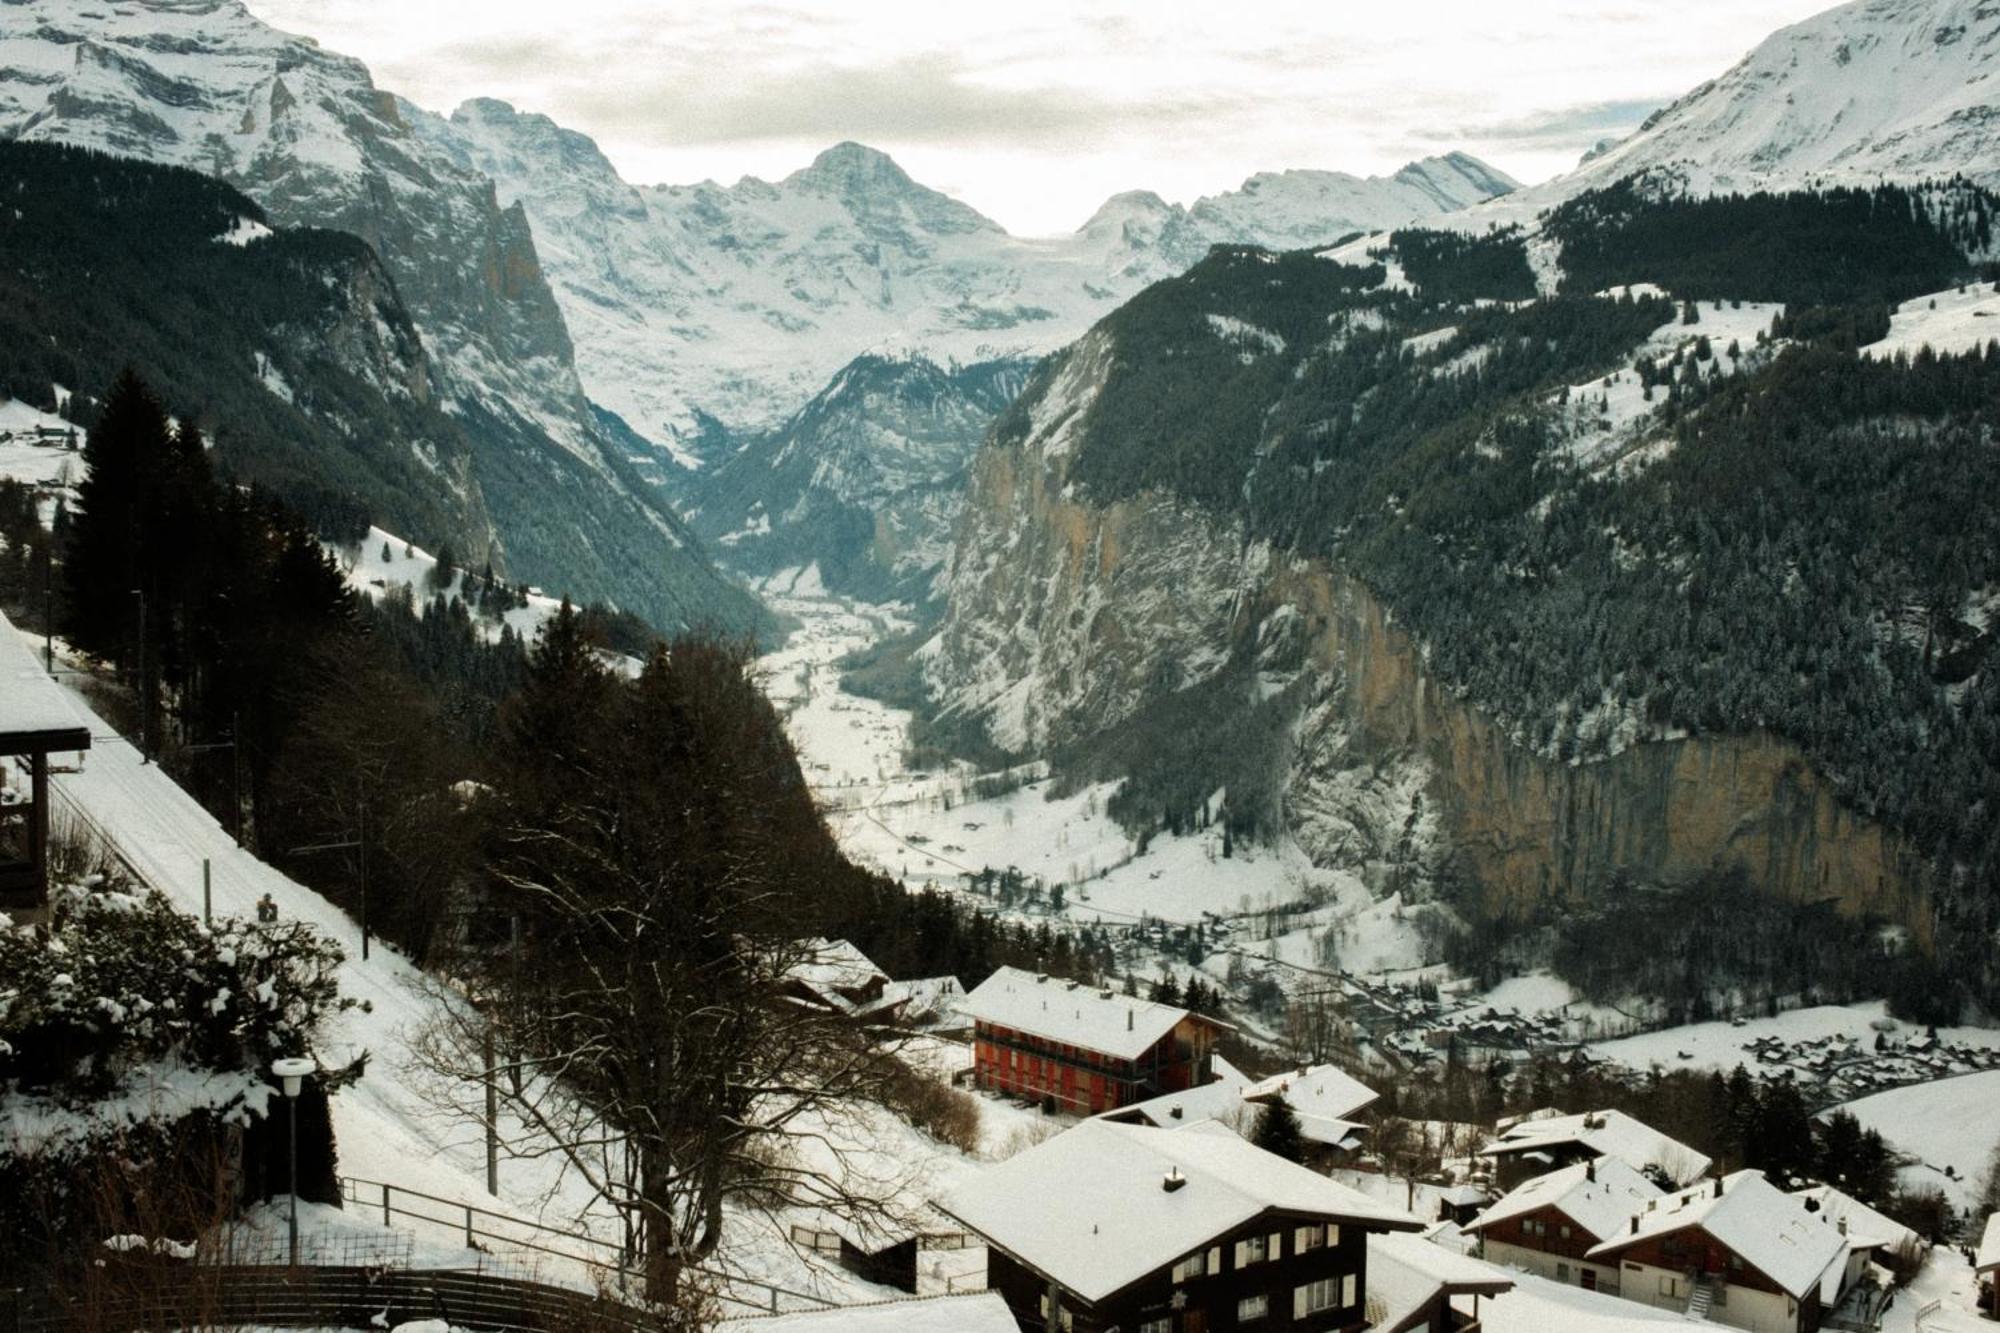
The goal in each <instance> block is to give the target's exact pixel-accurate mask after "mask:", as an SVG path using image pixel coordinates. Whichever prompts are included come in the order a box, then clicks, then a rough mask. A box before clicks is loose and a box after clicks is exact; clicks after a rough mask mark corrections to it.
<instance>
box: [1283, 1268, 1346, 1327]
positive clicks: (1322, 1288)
mask: <svg viewBox="0 0 2000 1333" xmlns="http://www.w3.org/2000/svg"><path fill="white" fill-rule="evenodd" d="M1339 1295H1340V1292H1339V1288H1338V1286H1337V1285H1336V1282H1335V1279H1333V1278H1330V1277H1326V1278H1321V1279H1320V1280H1319V1281H1317V1282H1308V1283H1306V1284H1305V1285H1304V1286H1303V1287H1298V1288H1295V1289H1294V1290H1293V1292H1292V1318H1294V1319H1304V1318H1305V1317H1306V1316H1307V1315H1309V1314H1317V1313H1319V1312H1320V1311H1321V1310H1331V1309H1332V1308H1333V1306H1334V1302H1335V1301H1336V1300H1338V1299H1339Z"/></svg>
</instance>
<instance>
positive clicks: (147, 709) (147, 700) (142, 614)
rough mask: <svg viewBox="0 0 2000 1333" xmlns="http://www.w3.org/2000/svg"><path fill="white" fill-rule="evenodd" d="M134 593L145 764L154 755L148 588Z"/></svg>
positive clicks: (141, 747)
mask: <svg viewBox="0 0 2000 1333" xmlns="http://www.w3.org/2000/svg"><path fill="white" fill-rule="evenodd" d="M132 595H133V596H134V597H136V598H138V599H139V762H140V763H141V764H144V763H146V762H148V761H149V760H151V759H152V757H153V755H152V751H151V749H150V748H148V740H147V737H148V734H149V733H150V732H151V731H152V729H153V725H152V723H153V692H152V691H151V690H150V689H148V688H147V687H146V590H145V589H144V588H134V589H132Z"/></svg>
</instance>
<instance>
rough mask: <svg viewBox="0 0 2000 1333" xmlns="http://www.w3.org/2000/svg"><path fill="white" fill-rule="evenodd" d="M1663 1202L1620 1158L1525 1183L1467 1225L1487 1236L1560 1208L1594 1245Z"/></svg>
mask: <svg viewBox="0 0 2000 1333" xmlns="http://www.w3.org/2000/svg"><path fill="white" fill-rule="evenodd" d="M1659 1197H1660V1187H1659V1186H1657V1185H1655V1184H1654V1183H1653V1182H1652V1181H1650V1180H1648V1179H1646V1178H1645V1177H1644V1176H1642V1175H1640V1174H1639V1173H1638V1172H1637V1171H1634V1170H1633V1169H1632V1168H1631V1167H1629V1166H1627V1165H1625V1163H1624V1162H1622V1161H1620V1160H1619V1159H1618V1158H1616V1157H1600V1158H1596V1159H1594V1160H1592V1161H1588V1162H1578V1163H1576V1164H1575V1165H1574V1166H1566V1167H1564V1168H1563V1169H1562V1170H1560V1171H1551V1172H1549V1173H1548V1174H1547V1175H1542V1176H1536V1177H1535V1178H1534V1179H1532V1180H1527V1181H1523V1182H1522V1183H1521V1184H1520V1185H1518V1186H1516V1187H1515V1188H1514V1189H1513V1190H1511V1191H1509V1192H1508V1194H1507V1195H1506V1197H1504V1198H1502V1199H1501V1200H1500V1201H1499V1202H1498V1203H1496V1204H1494V1205H1493V1206H1492V1207H1491V1208H1488V1209H1487V1210H1486V1211H1485V1212H1483V1213H1481V1214H1480V1215H1479V1216H1477V1217H1475V1218H1473V1219H1472V1221H1470V1222H1468V1223H1467V1224H1466V1229H1467V1230H1469V1231H1483V1230H1485V1229H1486V1228H1487V1227H1490V1226H1492V1225H1493V1224H1494V1223H1496V1222H1505V1221H1507V1220H1508V1219H1509V1218H1515V1217H1524V1216H1526V1215H1527V1214H1529V1213H1532V1212H1535V1211H1536V1210H1538V1209H1542V1208H1558V1209H1560V1210H1561V1211H1562V1213H1563V1215H1564V1216H1565V1217H1567V1218H1569V1219H1570V1221H1572V1222H1574V1223H1576V1224H1577V1225H1578V1226H1580V1227H1582V1228H1583V1229H1584V1230H1585V1231H1586V1232H1588V1233H1589V1234H1590V1237H1591V1239H1593V1240H1607V1239H1610V1238H1611V1237H1613V1236H1616V1235H1617V1234H1618V1233H1619V1232H1620V1231H1621V1230H1623V1229H1624V1228H1626V1227H1628V1226H1629V1225H1630V1223H1631V1221H1632V1217H1633V1214H1635V1213H1638V1212H1640V1211H1642V1210H1643V1209H1644V1208H1645V1207H1646V1205H1647V1203H1649V1202H1650V1201H1652V1200H1654V1199H1657V1198H1659Z"/></svg>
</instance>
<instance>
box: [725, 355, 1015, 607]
mask: <svg viewBox="0 0 2000 1333" xmlns="http://www.w3.org/2000/svg"><path fill="white" fill-rule="evenodd" d="M1031 368H1032V364H1031V363H1030V362H1027V361H1024V360H1006V361H992V362H985V363H981V364H979V365H972V366H956V365H953V366H940V365H937V364H935V363H933V362H931V361H930V360H928V359H926V358H923V357H893V358H892V357H880V356H863V357H859V358H857V359H856V360H855V361H853V362H852V363H851V364H849V365H848V366H846V367H845V368H844V369H842V370H841V372H840V373H839V374H838V375H836V376H834V379H833V382H832V383H831V384H829V385H828V386H827V387H826V388H825V389H824V390H822V391H821V392H820V393H818V394H816V395H814V397H813V399H812V401H811V402H809V403H807V404H806V405H805V406H804V407H802V408H800V409H799V411H798V412H797V413H795V414H794V415H793V416H792V417H791V418H790V419H789V420H787V421H786V422H785V423H784V424H783V425H781V426H779V427H777V428H776V429H774V430H770V431H766V432H763V433H760V434H757V435H754V436H752V437H750V438H749V439H748V440H747V441H746V442H745V443H744V444H743V445H742V447H741V448H740V449H738V450H737V452H735V453H733V454H731V455H730V456H729V457H728V458H726V459H724V460H723V461H722V462H721V463H720V464H718V465H717V466H716V467H715V468H714V469H713V470H712V471H710V472H708V473H707V474H705V476H704V478H703V485H702V487H701V497H702V498H701V502H700V505H699V507H698V508H696V509H695V510H694V511H693V512H692V513H691V514H690V515H689V517H688V522H689V526H691V527H692V528H693V529H694V530H695V532H696V533H697V534H699V535H700V536H701V538H702V539H703V540H704V541H706V542H708V543H709V544H710V546H711V548H712V549H714V550H715V551H716V552H717V553H718V556H719V558H721V559H722V560H725V561H727V562H728V563H729V565H730V566H731V567H732V568H735V569H738V570H742V571H745V572H747V573H751V574H755V575H765V574H771V573H774V572H776V571H778V570H780V569H785V568H802V567H804V566H807V565H812V564H817V565H818V566H819V568H820V574H821V578H822V579H823V581H824V582H825V584H826V586H827V587H828V588H830V589H833V590H836V591H841V592H850V593H853V594H855V595H858V596H863V597H870V598H874V599H877V600H886V599H893V598H909V599H913V600H917V601H924V600H927V599H928V597H929V596H930V581H931V579H932V578H933V577H934V576H935V574H936V572H937V571H938V569H939V568H941V567H942V566H943V564H944V561H945V556H946V555H947V553H948V552H949V550H950V535H951V531H952V528H953V526H954V525H955V524H956V522H957V519H958V514H959V510H960V507H961V505H962V503H963V500H964V496H965V469H966V463H967V462H968V460H969V459H970V457H971V455H972V451H973V449H974V448H976V447H977V443H978V441H979V439H980V437H981V436H983V435H984V434H985V433H986V428H987V426H988V425H990V424H991V423H992V421H993V418H995V417H997V416H998V415H999V414H1000V412H1001V410H1002V409H1004V408H1005V407H1006V406H1007V404H1008V403H1009V402H1011V401H1012V400H1013V397H1014V395H1015V394H1017V393H1018V392H1020V389H1021V385H1022V384H1023V383H1024V382H1025V381H1026V379H1027V376H1028V372H1029V370H1030V369H1031Z"/></svg>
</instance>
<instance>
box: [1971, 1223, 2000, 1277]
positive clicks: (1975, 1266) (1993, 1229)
mask: <svg viewBox="0 0 2000 1333" xmlns="http://www.w3.org/2000/svg"><path fill="white" fill-rule="evenodd" d="M1992 1269H2000V1213H1994V1214H1992V1215H1991V1216H1990V1217H1988V1218H1987V1219H1986V1234H1985V1235H1983V1236H1981V1237H1980V1238H1979V1250H1978V1253H1977V1254H1975V1255H1974V1256H1973V1260H1972V1270H1973V1271H1974V1272H1975V1273H1984V1272H1987V1271H1989V1270H1992Z"/></svg>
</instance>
